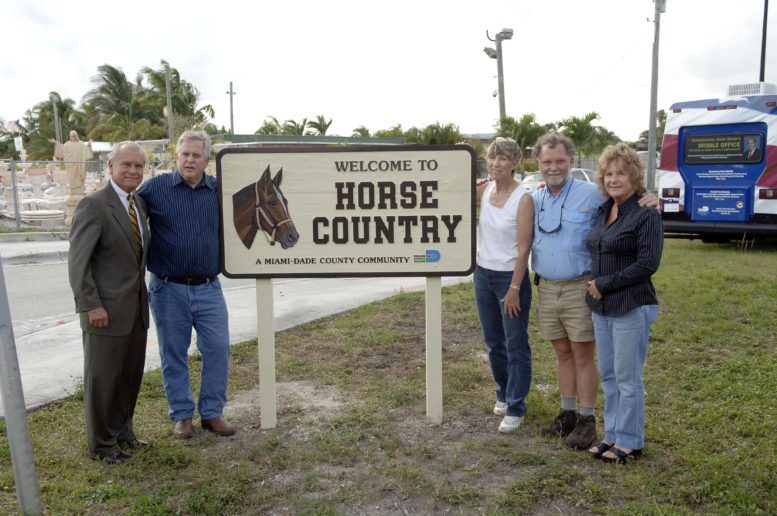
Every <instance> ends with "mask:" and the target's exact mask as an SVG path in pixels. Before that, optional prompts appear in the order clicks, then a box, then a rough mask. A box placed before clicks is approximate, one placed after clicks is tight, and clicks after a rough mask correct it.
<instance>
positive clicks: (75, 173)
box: [49, 131, 94, 195]
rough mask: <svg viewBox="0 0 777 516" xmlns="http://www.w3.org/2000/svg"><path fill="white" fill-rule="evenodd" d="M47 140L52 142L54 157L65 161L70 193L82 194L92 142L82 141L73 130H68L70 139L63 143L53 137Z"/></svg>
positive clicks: (90, 156)
mask: <svg viewBox="0 0 777 516" xmlns="http://www.w3.org/2000/svg"><path fill="white" fill-rule="evenodd" d="M49 141H50V142H52V143H53V144H54V158H55V159H62V160H64V161H65V169H66V170H67V179H68V184H69V186H70V194H71V195H73V194H78V195H83V194H84V187H85V186H86V161H87V160H88V159H91V158H92V156H93V155H94V154H92V142H91V141H90V142H89V143H84V142H82V141H81V140H79V139H78V133H77V132H75V131H70V141H67V142H65V144H64V145H63V144H61V143H59V142H58V141H56V140H55V139H53V138H52V139H50V140H49Z"/></svg>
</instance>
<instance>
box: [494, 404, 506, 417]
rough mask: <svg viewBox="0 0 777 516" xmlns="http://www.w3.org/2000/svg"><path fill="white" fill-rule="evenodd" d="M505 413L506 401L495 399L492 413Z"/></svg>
mask: <svg viewBox="0 0 777 516" xmlns="http://www.w3.org/2000/svg"><path fill="white" fill-rule="evenodd" d="M506 413H507V403H505V402H504V401H497V402H496V405H494V414H496V415H497V416H504V415H505V414H506Z"/></svg>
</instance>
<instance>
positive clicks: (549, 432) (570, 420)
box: [540, 410, 577, 437]
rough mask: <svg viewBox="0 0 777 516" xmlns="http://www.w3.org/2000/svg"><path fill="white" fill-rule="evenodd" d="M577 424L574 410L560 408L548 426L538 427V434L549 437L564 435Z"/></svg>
mask: <svg viewBox="0 0 777 516" xmlns="http://www.w3.org/2000/svg"><path fill="white" fill-rule="evenodd" d="M576 425H577V411H576V410H562V411H561V412H559V413H558V416H556V419H554V420H553V421H551V423H550V424H549V425H548V426H543V427H542V428H540V434H542V435H546V436H551V437H564V436H567V435H569V434H570V433H571V432H572V430H574V429H575V426H576Z"/></svg>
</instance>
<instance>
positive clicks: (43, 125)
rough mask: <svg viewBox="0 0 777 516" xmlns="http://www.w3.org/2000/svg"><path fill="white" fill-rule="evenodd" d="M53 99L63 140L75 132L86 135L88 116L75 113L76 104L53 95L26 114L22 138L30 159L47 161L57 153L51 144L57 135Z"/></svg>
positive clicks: (55, 93) (57, 94)
mask: <svg viewBox="0 0 777 516" xmlns="http://www.w3.org/2000/svg"><path fill="white" fill-rule="evenodd" d="M51 99H54V103H55V104H56V105H57V114H58V116H59V120H60V127H61V128H62V135H63V137H64V138H65V139H67V134H68V133H69V132H70V131H76V132H77V133H78V134H80V135H81V136H84V135H85V134H86V125H85V115H84V113H83V112H81V111H79V110H77V109H76V107H75V106H76V103H75V101H74V100H73V99H70V98H65V99H63V98H62V96H61V95H60V94H59V93H58V92H56V91H52V92H50V93H49V96H48V99H46V100H43V101H41V102H38V103H37V104H35V105H34V106H33V107H32V108H30V109H28V110H27V111H26V113H25V114H24V122H23V123H22V126H23V131H22V138H23V139H24V148H25V150H26V151H27V156H28V157H29V158H30V159H48V158H51V156H52V154H53V152H54V148H53V146H52V144H51V142H50V141H49V140H51V139H52V138H54V136H55V134H56V129H55V128H54V110H53V108H52V106H51V102H52V101H51Z"/></svg>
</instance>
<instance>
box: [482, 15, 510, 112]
mask: <svg viewBox="0 0 777 516" xmlns="http://www.w3.org/2000/svg"><path fill="white" fill-rule="evenodd" d="M486 37H487V38H488V40H489V41H493V42H495V43H496V52H495V51H494V49H492V48H491V47H486V48H484V49H483V51H484V52H485V53H486V55H487V56H488V57H490V58H492V59H496V74H497V80H498V91H499V93H498V95H499V121H500V122H501V121H502V120H504V118H505V117H506V116H507V114H506V112H505V81H504V71H503V68H502V41H504V40H506V39H512V37H513V29H502V30H501V32H498V33H497V34H496V37H495V39H492V38H491V36H490V35H489V34H488V31H486Z"/></svg>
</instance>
